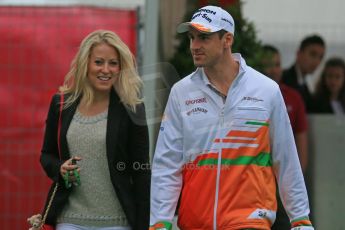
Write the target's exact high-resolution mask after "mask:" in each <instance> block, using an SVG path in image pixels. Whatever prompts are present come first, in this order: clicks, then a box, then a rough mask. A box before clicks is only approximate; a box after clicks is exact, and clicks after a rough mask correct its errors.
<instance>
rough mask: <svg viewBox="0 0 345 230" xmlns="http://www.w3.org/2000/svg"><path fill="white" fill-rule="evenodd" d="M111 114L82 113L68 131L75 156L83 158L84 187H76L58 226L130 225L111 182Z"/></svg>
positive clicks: (76, 115) (81, 162)
mask: <svg viewBox="0 0 345 230" xmlns="http://www.w3.org/2000/svg"><path fill="white" fill-rule="evenodd" d="M107 116H108V111H105V112H103V113H100V114H97V115H95V116H84V115H82V114H81V113H80V112H79V111H78V110H77V111H76V113H75V114H74V117H73V119H72V121H71V124H70V127H69V129H68V132H67V143H68V148H69V150H70V155H71V156H80V157H81V158H82V160H80V161H79V162H78V163H77V164H78V165H79V166H80V169H81V170H80V181H81V185H80V186H73V190H72V192H71V194H70V196H69V199H68V203H67V204H66V205H65V207H64V210H63V211H62V213H61V215H60V216H59V217H58V220H57V222H58V223H70V224H77V225H83V226H96V227H107V226H128V222H127V219H126V216H125V214H124V211H123V209H122V207H121V205H120V203H119V200H118V198H117V196H116V193H115V190H114V187H113V185H112V183H111V180H110V173H109V167H108V162H107V157H106V127H107Z"/></svg>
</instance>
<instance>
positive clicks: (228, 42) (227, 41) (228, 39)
mask: <svg viewBox="0 0 345 230" xmlns="http://www.w3.org/2000/svg"><path fill="white" fill-rule="evenodd" d="M224 40H225V42H224V46H225V47H224V48H229V47H232V44H233V43H234V36H233V35H232V34H231V33H229V32H228V33H226V34H224Z"/></svg>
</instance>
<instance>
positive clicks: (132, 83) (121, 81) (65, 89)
mask: <svg viewBox="0 0 345 230" xmlns="http://www.w3.org/2000/svg"><path fill="white" fill-rule="evenodd" d="M102 43H106V44H108V45H110V46H112V47H114V48H115V49H116V50H117V52H118V54H119V56H120V57H119V58H120V68H121V71H120V73H119V76H118V79H117V80H116V82H115V84H114V88H115V91H116V92H117V94H118V95H119V97H120V100H121V102H122V103H123V104H124V105H125V106H126V107H127V108H128V109H130V110H132V111H134V112H135V108H136V105H137V104H140V103H142V99H141V98H140V90H141V87H142V85H143V83H142V81H141V79H140V77H139V75H138V72H137V69H136V63H135V58H134V56H133V54H132V53H131V51H130V50H129V48H128V47H127V45H126V44H125V43H124V42H123V41H122V40H121V39H120V37H119V36H118V35H116V34H115V33H114V32H112V31H108V30H96V31H94V32H92V33H90V34H89V35H88V36H86V37H85V38H84V39H83V41H82V42H81V44H80V47H79V50H78V52H77V54H76V55H75V57H74V59H73V61H72V63H71V67H70V70H69V72H68V73H67V74H66V76H65V80H64V83H63V85H62V86H61V87H60V88H59V89H60V92H62V93H68V94H70V97H68V99H67V100H66V102H65V105H64V107H65V108H67V107H68V106H70V105H71V104H73V103H74V102H75V101H76V100H77V99H78V98H79V97H80V96H81V95H83V97H85V101H86V104H87V105H90V104H91V103H92V101H93V99H94V92H93V90H92V88H91V85H90V84H89V83H88V78H87V75H88V72H87V70H88V62H89V58H90V55H91V52H92V49H93V48H94V47H95V46H97V45H99V44H102Z"/></svg>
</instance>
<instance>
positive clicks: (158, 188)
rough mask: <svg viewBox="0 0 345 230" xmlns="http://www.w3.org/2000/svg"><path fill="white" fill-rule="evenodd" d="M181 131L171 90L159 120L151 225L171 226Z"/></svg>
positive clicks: (180, 163) (177, 190)
mask: <svg viewBox="0 0 345 230" xmlns="http://www.w3.org/2000/svg"><path fill="white" fill-rule="evenodd" d="M182 135H183V131H182V119H181V111H180V106H179V104H178V101H177V96H176V92H175V90H174V87H173V88H172V90H171V93H170V96H169V99H168V102H167V106H166V108H165V112H164V116H163V119H162V123H161V127H160V131H159V135H158V140H157V145H156V150H155V153H154V157H153V163H152V177H151V211H150V212H151V213H150V225H153V224H155V223H157V222H159V221H169V222H172V219H173V217H174V213H175V209H176V205H177V202H178V198H179V195H180V191H181V187H182V167H183V152H182V150H183V136H182Z"/></svg>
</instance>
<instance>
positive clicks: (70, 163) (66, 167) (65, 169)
mask: <svg viewBox="0 0 345 230" xmlns="http://www.w3.org/2000/svg"><path fill="white" fill-rule="evenodd" d="M80 160H81V158H80V157H72V158H70V159H68V160H67V161H65V162H64V163H63V164H62V165H61V167H60V174H61V176H62V177H64V176H65V174H66V173H68V174H69V175H68V176H69V178H68V180H69V181H71V182H74V181H76V178H75V176H74V173H73V171H74V169H77V172H78V173H80V167H79V166H78V165H77V164H76V163H74V162H76V161H80Z"/></svg>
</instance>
